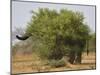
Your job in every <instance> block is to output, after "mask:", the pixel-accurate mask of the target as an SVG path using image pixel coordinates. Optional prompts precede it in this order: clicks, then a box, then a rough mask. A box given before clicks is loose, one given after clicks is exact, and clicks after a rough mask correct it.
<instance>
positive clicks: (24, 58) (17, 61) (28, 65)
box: [12, 52, 96, 74]
mask: <svg viewBox="0 0 100 75" xmlns="http://www.w3.org/2000/svg"><path fill="white" fill-rule="evenodd" d="M95 61H96V60H95V53H93V52H91V53H90V54H89V55H88V56H87V55H86V53H83V55H82V64H74V65H72V64H69V63H66V66H64V67H59V68H52V67H50V66H48V65H45V62H46V60H41V59H40V58H39V57H38V56H37V55H36V54H28V55H27V54H26V55H16V56H14V57H12V73H13V74H16V73H30V72H50V71H67V70H85V69H90V70H91V69H95V68H96V63H95Z"/></svg>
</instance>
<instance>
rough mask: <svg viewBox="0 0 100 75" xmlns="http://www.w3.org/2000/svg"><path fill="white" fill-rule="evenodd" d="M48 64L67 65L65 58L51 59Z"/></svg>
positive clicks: (52, 65) (55, 65) (53, 65)
mask: <svg viewBox="0 0 100 75" xmlns="http://www.w3.org/2000/svg"><path fill="white" fill-rule="evenodd" d="M48 65H50V66H51V67H56V68H58V67H63V66H65V65H66V63H65V61H64V60H51V61H49V62H48Z"/></svg>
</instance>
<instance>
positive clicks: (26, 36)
mask: <svg viewBox="0 0 100 75" xmlns="http://www.w3.org/2000/svg"><path fill="white" fill-rule="evenodd" d="M30 36H31V35H23V36H19V35H16V38H17V39H19V40H26V39H28V38H29V37H30Z"/></svg>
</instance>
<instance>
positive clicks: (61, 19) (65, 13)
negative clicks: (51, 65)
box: [26, 8, 89, 59]
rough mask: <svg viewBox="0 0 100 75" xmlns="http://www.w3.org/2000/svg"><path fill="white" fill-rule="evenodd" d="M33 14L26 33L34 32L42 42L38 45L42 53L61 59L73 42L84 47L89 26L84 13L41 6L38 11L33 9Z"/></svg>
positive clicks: (50, 57) (48, 56) (34, 36)
mask: <svg viewBox="0 0 100 75" xmlns="http://www.w3.org/2000/svg"><path fill="white" fill-rule="evenodd" d="M32 14H33V15H32V19H31V21H30V22H29V23H28V25H27V30H26V33H28V34H32V37H33V38H37V39H38V40H39V41H40V43H41V44H42V46H38V48H39V49H38V51H39V52H40V55H42V56H44V57H47V58H48V59H61V58H62V57H63V56H64V55H65V53H66V50H69V49H68V48H67V47H69V48H70V50H71V48H72V47H73V43H74V45H75V44H77V45H78V46H80V47H82V48H83V47H84V46H85V43H86V42H85V40H86V39H87V38H88V35H89V28H88V26H87V25H86V24H84V22H83V21H84V16H83V14H82V13H80V12H73V11H71V10H67V9H62V10H60V11H59V12H57V11H56V10H50V9H48V8H44V9H43V8H40V9H39V10H38V12H35V11H32ZM66 43H67V44H66Z"/></svg>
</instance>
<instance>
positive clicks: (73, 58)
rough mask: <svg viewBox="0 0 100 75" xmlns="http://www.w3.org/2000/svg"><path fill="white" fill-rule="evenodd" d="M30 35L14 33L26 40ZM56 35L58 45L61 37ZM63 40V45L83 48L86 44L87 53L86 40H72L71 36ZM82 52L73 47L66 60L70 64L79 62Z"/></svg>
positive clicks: (20, 38) (18, 37)
mask: <svg viewBox="0 0 100 75" xmlns="http://www.w3.org/2000/svg"><path fill="white" fill-rule="evenodd" d="M31 36H32V35H31V34H30V35H27V34H24V35H23V36H19V35H16V38H17V39H19V40H27V39H28V38H29V37H31ZM57 37H58V38H57V40H56V42H57V44H58V45H60V42H59V41H60V40H62V38H61V37H60V36H57ZM63 42H64V44H65V45H72V46H78V48H83V47H84V46H85V45H87V55H88V53H89V50H88V40H79V39H76V40H72V39H71V38H69V39H63ZM82 52H83V50H79V51H76V49H75V48H73V49H72V50H70V51H69V53H68V57H69V60H68V61H69V62H70V63H71V64H81V60H82Z"/></svg>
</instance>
